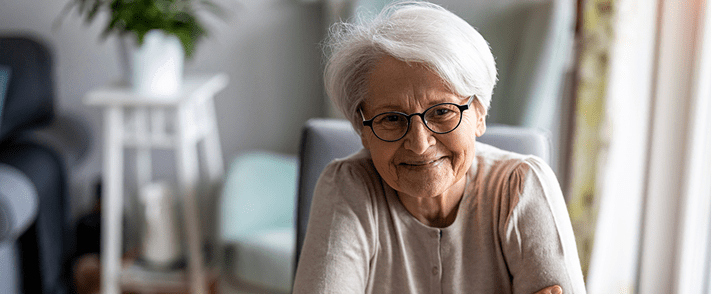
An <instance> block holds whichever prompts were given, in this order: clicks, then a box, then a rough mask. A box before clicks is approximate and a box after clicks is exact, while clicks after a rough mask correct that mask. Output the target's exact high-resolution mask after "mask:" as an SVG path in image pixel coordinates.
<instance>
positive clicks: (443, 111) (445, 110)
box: [434, 108, 452, 116]
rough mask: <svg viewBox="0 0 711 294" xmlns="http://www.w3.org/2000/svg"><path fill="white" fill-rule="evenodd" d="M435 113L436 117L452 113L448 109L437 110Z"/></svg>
mask: <svg viewBox="0 0 711 294" xmlns="http://www.w3.org/2000/svg"><path fill="white" fill-rule="evenodd" d="M434 112H435V115H437V116H440V115H447V114H449V113H450V112H452V111H451V110H449V109H447V108H437V109H435V110H434Z"/></svg>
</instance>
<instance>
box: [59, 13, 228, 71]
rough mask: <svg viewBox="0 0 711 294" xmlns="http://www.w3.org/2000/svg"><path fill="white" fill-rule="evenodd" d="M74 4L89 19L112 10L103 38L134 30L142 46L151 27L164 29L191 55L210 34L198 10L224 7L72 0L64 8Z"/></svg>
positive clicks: (88, 20)
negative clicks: (201, 40) (199, 17)
mask: <svg viewBox="0 0 711 294" xmlns="http://www.w3.org/2000/svg"><path fill="white" fill-rule="evenodd" d="M74 7H77V8H78V12H79V14H80V15H81V16H83V17H84V18H85V20H86V22H87V23H91V22H93V21H94V19H95V18H96V16H97V15H98V14H99V12H102V11H107V12H108V13H109V21H108V23H107V24H106V27H105V28H104V31H103V33H102V37H103V38H105V37H106V36H108V35H110V34H112V33H116V34H118V35H121V36H124V35H125V34H127V33H133V34H134V35H135V37H136V41H137V44H138V46H141V45H142V44H143V41H144V37H145V36H146V34H147V33H148V32H149V31H151V30H161V31H163V32H164V33H165V34H166V35H173V36H176V37H177V38H178V39H179V40H180V43H181V44H182V46H183V49H184V51H185V55H186V57H188V58H190V57H192V56H193V52H194V51H195V46H196V45H197V43H198V41H199V40H200V39H201V38H202V37H204V36H206V35H207V31H206V30H205V27H204V26H203V25H202V23H200V21H199V19H198V15H197V14H198V12H199V11H201V10H206V11H209V12H211V13H213V14H215V15H217V16H222V9H221V8H220V7H219V6H217V5H216V4H214V3H213V2H211V1H209V0H71V1H70V2H69V4H68V6H67V7H66V8H65V11H67V10H71V9H73V8H74Z"/></svg>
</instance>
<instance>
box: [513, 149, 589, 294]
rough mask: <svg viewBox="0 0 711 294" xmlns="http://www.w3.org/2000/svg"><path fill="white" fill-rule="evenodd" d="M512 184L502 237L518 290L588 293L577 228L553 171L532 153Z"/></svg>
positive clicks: (514, 176)
mask: <svg viewBox="0 0 711 294" xmlns="http://www.w3.org/2000/svg"><path fill="white" fill-rule="evenodd" d="M508 186H509V187H507V189H505V190H506V191H507V192H508V193H509V195H508V197H509V199H510V202H509V203H510V207H509V208H508V210H507V212H508V215H507V217H506V222H505V223H504V224H503V225H504V227H503V228H501V230H500V232H501V236H500V237H501V240H502V242H501V246H502V247H503V248H502V249H503V251H504V255H505V256H504V257H505V259H506V263H507V265H508V267H509V271H510V272H511V275H512V277H513V289H514V293H527V294H528V293H534V292H535V291H538V290H539V289H542V288H544V287H548V286H550V285H560V287H561V288H562V290H563V291H564V292H565V293H574V294H578V293H585V284H584V282H583V276H582V271H581V268H580V261H579V259H578V252H577V248H576V246H575V237H574V235H573V228H572V225H571V224H570V217H569V216H568V211H567V207H566V205H565V200H564V199H563V194H562V192H561V190H560V186H559V184H558V181H557V179H556V177H555V175H554V174H553V171H552V170H551V169H550V167H548V165H546V164H545V163H544V162H543V161H542V160H540V159H539V158H536V157H530V158H527V159H525V160H524V161H523V162H522V163H521V164H520V165H519V166H517V167H516V168H515V169H514V171H513V172H512V174H511V176H510V179H509V182H508ZM544 290H545V289H544ZM544 293H545V292H544Z"/></svg>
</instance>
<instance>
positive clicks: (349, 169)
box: [321, 149, 377, 182]
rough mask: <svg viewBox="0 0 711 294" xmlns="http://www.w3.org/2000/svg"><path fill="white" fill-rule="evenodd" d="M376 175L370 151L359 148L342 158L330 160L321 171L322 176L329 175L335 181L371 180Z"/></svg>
mask: <svg viewBox="0 0 711 294" xmlns="http://www.w3.org/2000/svg"><path fill="white" fill-rule="evenodd" d="M376 175H377V171H376V170H375V166H374V165H373V160H372V159H371V157H370V152H368V150H367V149H361V150H359V151H357V152H355V153H353V154H351V155H348V156H347V157H344V158H337V159H334V160H333V161H331V162H330V163H329V164H328V165H326V167H325V168H324V170H323V172H322V175H321V176H322V177H324V176H329V177H331V178H333V179H334V180H336V181H339V182H340V181H363V180H373V179H372V178H373V177H374V176H376Z"/></svg>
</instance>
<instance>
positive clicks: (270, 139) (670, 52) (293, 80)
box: [0, 0, 711, 294]
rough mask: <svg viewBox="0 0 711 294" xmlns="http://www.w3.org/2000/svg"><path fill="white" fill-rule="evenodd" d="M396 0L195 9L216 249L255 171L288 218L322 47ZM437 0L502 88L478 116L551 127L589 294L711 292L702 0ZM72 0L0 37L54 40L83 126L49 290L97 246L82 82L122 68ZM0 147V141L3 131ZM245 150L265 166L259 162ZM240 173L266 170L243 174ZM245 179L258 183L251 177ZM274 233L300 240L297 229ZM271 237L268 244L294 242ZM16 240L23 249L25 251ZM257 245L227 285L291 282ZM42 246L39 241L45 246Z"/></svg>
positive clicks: (6, 20) (57, 288)
mask: <svg viewBox="0 0 711 294" xmlns="http://www.w3.org/2000/svg"><path fill="white" fill-rule="evenodd" d="M389 2H390V1H386V0H248V1H242V0H219V1H215V3H216V4H218V5H219V6H220V7H221V9H222V10H223V11H224V14H225V17H224V18H218V17H215V16H214V15H212V14H209V13H204V14H201V15H200V16H201V20H202V21H203V23H204V24H205V26H206V28H207V30H208V36H207V37H206V38H205V39H203V40H202V41H201V42H200V43H199V44H198V45H197V48H196V50H195V53H194V56H193V58H191V59H189V60H187V61H186V63H185V73H186V75H191V74H193V75H194V74H212V73H225V74H226V75H227V76H228V77H229V81H228V83H227V85H226V87H225V88H224V89H223V90H222V91H220V92H218V93H217V94H216V95H215V100H214V103H215V117H216V121H217V125H218V130H219V140H220V143H221V153H222V154H220V156H221V157H222V158H223V160H224V165H225V166H224V167H225V170H226V174H225V180H224V183H223V187H222V188H221V189H220V190H219V191H218V192H217V193H215V194H214V195H210V196H205V197H199V202H200V206H201V207H207V208H205V209H203V210H202V213H203V214H204V213H210V211H212V212H214V213H216V214H218V216H217V217H212V218H210V217H206V216H204V217H203V223H202V226H204V227H208V228H209V229H207V232H210V231H214V233H213V235H214V236H213V237H214V238H215V240H216V241H215V242H216V243H220V246H222V242H224V243H228V245H229V243H230V242H233V241H234V242H238V241H240V240H239V239H240V238H242V237H243V236H244V235H245V234H252V233H251V231H250V232H249V233H245V232H241V231H239V230H240V229H241V227H240V225H236V224H231V223H230V222H241V223H245V222H249V219H246V217H245V216H242V217H240V216H239V214H240V212H239V211H241V210H244V205H245V204H244V203H249V202H243V201H239V200H236V199H235V198H236V197H241V196H237V195H238V194H239V193H250V192H251V191H252V190H249V189H248V188H244V187H245V185H249V184H252V185H255V186H257V187H260V186H259V185H269V183H270V182H271V181H264V179H265V178H267V179H270V180H274V179H277V178H278V179H279V183H282V184H280V185H282V186H283V187H281V189H278V191H274V192H272V193H277V194H279V193H281V194H280V197H281V198H280V199H281V200H279V201H276V202H274V203H271V202H270V203H269V205H270V206H271V207H272V208H273V207H274V206H279V205H282V204H283V205H286V206H285V207H282V208H279V209H273V210H274V211H280V212H283V213H281V215H278V216H275V218H279V219H286V220H285V221H283V222H289V221H291V219H292V218H293V215H292V214H289V213H292V211H293V205H294V202H295V201H296V200H295V193H296V192H295V191H296V181H297V179H296V172H297V170H298V164H299V163H298V160H297V154H298V152H299V140H300V136H301V130H302V127H303V125H304V123H305V122H306V121H307V120H308V119H310V118H314V117H339V114H337V113H335V111H334V109H333V107H332V106H331V105H330V102H329V101H328V98H327V97H325V94H324V90H323V83H322V72H323V71H322V70H323V65H324V60H323V54H322V49H321V47H320V42H322V40H323V39H324V37H325V36H326V32H327V29H328V27H329V26H330V25H331V24H332V23H333V22H335V21H337V20H339V19H342V20H347V19H350V18H352V17H353V15H355V14H356V13H363V14H364V15H372V14H373V13H375V12H377V11H379V9H380V8H382V7H383V6H384V5H386V4H387V3H389ZM433 2H435V3H438V4H441V5H442V6H444V7H445V8H448V9H450V10H451V11H453V12H454V13H455V14H457V15H459V16H461V17H462V18H463V19H465V20H467V21H468V22H470V23H471V24H472V25H473V26H474V27H475V28H477V29H478V30H479V31H480V32H481V34H482V35H483V36H484V38H485V39H487V40H488V41H489V42H490V45H491V48H492V51H493V53H494V56H496V60H497V69H498V70H499V83H498V85H497V87H496V88H495V90H494V96H493V100H492V108H491V110H490V113H489V117H488V122H489V123H490V124H508V125H516V126H523V127H530V128H538V129H544V130H546V131H548V132H549V134H550V137H551V140H552V144H553V154H552V158H551V166H552V168H553V169H554V171H555V173H556V175H557V176H558V179H559V181H560V183H561V186H562V188H563V191H564V194H565V197H566V201H567V203H568V206H569V212H570V215H571V220H572V222H573V226H574V230H575V233H576V239H577V242H578V247H579V248H578V251H579V254H580V257H581V262H582V265H583V268H584V273H585V275H586V282H587V287H588V291H589V292H590V293H707V294H708V293H711V284H709V281H711V270H710V268H711V241H709V233H710V232H711V226H710V225H709V223H710V220H711V219H710V217H709V215H711V184H710V183H711V181H709V179H711V118H709V117H710V116H711V102H709V100H711V98H709V97H711V88H709V87H710V85H711V64H709V62H711V59H710V58H711V47H710V46H709V45H711V34H710V33H709V32H711V28H709V27H708V25H707V23H708V21H709V20H710V19H711V13H709V11H708V4H707V3H706V1H704V0H691V1H673V0H659V1H644V0H569V1H565V0H527V1H513V0H511V1H495V3H490V2H494V1H471V0H438V1H433ZM67 3H69V2H68V1H50V0H24V1H14V0H0V36H1V37H8V36H27V37H30V38H32V39H34V40H37V41H39V42H40V43H42V44H44V45H45V46H46V47H47V48H48V49H49V52H50V54H49V55H50V56H51V67H52V69H51V81H50V83H51V86H53V93H52V94H51V95H52V97H53V108H54V115H55V116H63V117H69V118H70V119H71V120H72V121H74V122H78V123H77V124H78V125H80V126H81V127H80V128H79V129H80V130H83V131H84V132H86V133H85V134H84V136H83V137H82V138H83V139H81V140H79V141H80V142H81V143H80V144H79V145H77V146H78V147H73V148H80V149H81V150H80V151H81V152H78V153H79V155H77V156H76V160H74V161H72V162H70V163H69V164H67V165H66V166H67V172H66V178H65V181H66V186H65V188H66V193H64V195H65V196H62V197H64V198H63V199H62V200H61V201H63V202H64V203H65V204H63V206H62V208H61V209H62V210H63V211H65V212H64V213H63V218H64V220H63V221H64V222H65V223H66V226H65V230H64V231H63V232H65V233H64V234H65V235H63V236H61V237H60V239H64V244H65V247H66V248H65V249H64V250H63V252H62V253H61V254H59V255H58V256H60V257H58V258H59V259H60V260H66V261H64V262H61V263H62V264H63V265H62V266H61V267H60V268H58V269H57V270H56V271H50V273H48V271H47V270H46V269H42V268H41V266H40V268H38V269H36V270H35V272H36V273H35V274H37V275H42V279H43V281H44V282H43V283H44V287H43V288H42V289H41V291H43V292H45V293H71V292H72V291H77V289H76V286H75V285H71V283H73V282H75V278H76V277H75V274H76V273H75V270H76V268H75V267H74V262H75V261H76V260H78V259H79V258H80V254H79V253H78V252H80V251H82V250H84V251H86V253H92V252H93V253H96V252H95V251H96V249H81V244H82V243H84V242H94V243H96V242H98V239H97V238H96V236H93V235H91V234H88V235H82V236H93V239H91V240H82V239H77V238H76V236H77V234H82V232H85V231H86V230H87V229H86V227H87V226H89V227H91V226H90V225H88V224H87V222H88V223H91V220H92V219H91V218H89V216H90V215H92V213H94V215H96V213H99V212H98V208H97V203H98V202H97V201H98V199H100V198H97V197H99V196H100V195H99V194H100V193H99V191H100V190H101V189H99V188H97V187H98V186H97V185H98V184H99V182H100V180H101V176H102V164H103V159H102V156H104V154H103V152H104V150H103V148H102V146H103V144H105V142H104V131H105V130H104V127H103V126H104V112H103V110H102V109H101V108H100V107H96V106H89V105H87V104H86V103H85V100H86V97H87V93H89V92H90V91H92V90H93V89H96V88H98V87H101V86H105V85H108V84H110V83H112V82H115V81H116V80H118V79H120V78H121V76H122V74H123V73H122V67H123V65H122V63H124V62H125V61H123V59H122V58H121V56H120V49H119V48H120V46H119V45H120V44H119V43H120V42H119V41H120V40H119V38H118V37H117V36H116V35H109V36H108V37H107V38H106V39H102V38H101V37H100V36H101V33H102V30H103V29H104V25H105V23H106V22H107V20H108V14H107V13H105V12H100V13H98V14H97V18H96V19H95V20H94V22H92V23H87V22H85V21H84V18H83V17H81V16H80V15H79V14H77V13H76V11H74V10H72V11H69V12H67V11H65V8H66V6H67ZM0 48H2V46H1V45H0ZM0 65H2V63H0ZM12 77H13V76H10V79H12ZM0 81H2V79H0ZM0 90H2V88H0ZM0 97H1V96H0ZM0 102H2V100H0ZM2 105H3V104H2V103H0V114H2V110H3V108H2ZM7 120H8V115H7V114H5V115H0V122H2V123H3V125H0V127H2V128H8V127H7V126H6V125H7ZM0 130H3V129H1V128H0ZM48 132H49V133H50V134H51V133H52V132H53V131H52V130H49V131H48ZM0 135H4V133H3V132H0ZM0 139H1V140H0V146H3V145H2V144H6V142H7V141H4V140H9V139H7V138H4V137H2V138H0ZM255 154H258V155H259V156H263V157H266V158H267V159H263V160H265V161H264V162H259V161H258V162H257V163H252V162H250V161H249V160H252V159H251V158H254V156H255ZM0 159H2V156H0ZM135 159H136V154H135V153H134V152H132V151H131V150H127V154H126V158H125V166H126V167H125V169H124V174H125V176H124V179H125V189H124V195H126V197H125V201H124V214H125V215H126V220H125V223H124V229H125V232H124V234H123V235H124V236H125V241H124V243H125V244H123V245H124V246H123V247H125V248H127V250H128V249H130V248H133V247H135V246H136V244H138V243H140V236H139V235H140V234H139V231H140V229H138V228H141V226H142V224H141V223H142V220H141V218H140V217H139V216H140V215H141V211H142V209H145V208H143V207H142V206H141V205H140V203H139V201H138V199H137V196H136V195H137V194H138V193H139V191H138V189H137V188H136V186H137V184H136V180H135V178H136V176H135V168H136V163H135V162H136V160H135ZM0 162H2V160H0ZM250 164H253V165H250ZM153 166H154V169H153V174H154V178H156V179H165V180H166V181H168V182H175V179H174V178H175V177H176V174H175V170H176V166H175V163H174V155H173V154H171V153H170V152H156V153H155V154H154V156H153ZM245 166H246V167H245ZM267 166H269V167H270V169H269V170H267V168H266V167H267ZM245 168H246V170H247V171H249V170H250V169H251V170H255V169H256V170H261V171H262V172H264V173H263V174H257V175H249V174H247V175H245V174H243V172H244V171H243V170H244V169H245ZM250 176H251V177H253V178H254V180H245V179H252V178H250ZM260 179H261V180H262V182H259V180H260ZM292 184H293V185H292ZM290 185H291V186H290ZM256 189H257V190H260V189H259V188H256ZM243 190H246V191H243ZM270 191H271V190H270ZM40 201H42V200H40ZM251 201H258V200H251ZM285 203H286V204H285ZM1 204H2V203H0V205H1ZM210 209H212V210H210ZM243 215H249V213H247V212H245V213H244V214H243ZM38 218H42V211H41V210H40V212H39V216H38ZM45 218H47V217H45ZM99 219H100V217H99ZM93 220H94V221H96V220H97V219H96V218H95V219H93ZM280 222H282V221H280ZM292 225H293V224H292V223H288V224H287V225H286V226H287V227H289V226H292ZM81 228H84V231H82V229H81ZM93 228H95V229H96V225H94V226H93ZM33 229H34V227H30V229H29V230H30V231H31V230H33ZM230 230H234V231H230ZM89 231H91V230H89ZM207 234H208V235H210V233H207ZM270 236H271V235H270ZM274 236H278V237H275V238H292V239H293V233H287V234H286V235H274ZM272 237H273V236H272ZM34 238H37V237H36V236H35V237H34ZM20 239H22V238H20ZM280 240H281V239H279V240H278V241H275V242H272V243H269V244H272V245H273V246H276V247H275V248H277V247H279V246H282V247H283V246H287V247H288V246H289V245H288V244H293V241H288V242H282V241H280ZM20 241H21V242H20V243H18V244H19V245H20V246H22V245H23V244H25V245H26V244H30V243H31V242H29V241H22V240H20ZM242 241H244V240H242ZM3 242H6V241H3ZM8 242H9V241H8ZM23 242H25V243H23ZM289 242H292V243H289ZM275 243H279V244H281V243H285V244H287V245H279V246H277V245H274V244H275ZM254 244H258V243H249V246H248V247H249V249H240V248H241V247H239V246H237V245H235V246H232V247H230V246H227V247H229V248H228V249H226V250H225V252H224V254H225V255H224V256H222V255H219V256H221V257H220V258H221V259H223V260H225V263H228V264H229V265H228V266H229V267H230V268H233V269H231V270H228V271H226V272H227V273H225V274H224V275H227V276H230V275H232V276H239V275H242V276H241V277H236V278H235V277H232V278H234V279H232V278H228V280H230V281H231V282H230V283H228V284H229V285H226V286H223V292H227V293H230V292H234V293H283V292H289V289H290V282H291V281H290V280H289V278H290V277H288V276H289V275H288V274H287V275H286V277H285V278H283V279H286V280H284V281H282V282H274V283H275V284H270V282H269V281H270V279H271V280H272V281H273V280H274V278H273V277H274V272H275V271H285V270H291V268H290V267H293V260H292V259H293V252H291V253H290V251H288V250H287V251H288V252H287V253H285V254H286V255H284V256H286V258H284V259H283V260H282V261H281V262H279V261H278V260H276V261H275V259H276V258H275V257H274V256H282V255H278V254H277V255H272V256H271V257H269V256H267V257H265V258H266V260H267V261H268V262H267V261H264V260H259V259H256V257H255V259H254V260H251V261H246V262H247V263H248V264H249V263H250V262H251V263H253V264H261V265H263V264H265V263H270V264H271V263H275V264H274V265H273V266H274V267H275V268H279V269H272V268H269V267H267V266H264V267H259V266H249V267H245V266H244V265H238V263H239V262H240V261H241V260H245V257H244V256H242V257H240V258H236V256H241V255H240V254H241V253H239V252H235V251H240V250H241V251H242V252H253V251H250V250H256V251H255V252H256V253H250V255H249V256H258V255H259V254H260V253H259V252H260V248H262V247H260V246H261V245H254ZM272 245H269V246H272ZM35 246H37V247H39V248H40V249H35V251H37V250H40V251H41V247H42V245H35ZM240 246H247V245H240ZM264 246H267V245H264ZM96 248H98V245H96ZM265 248H266V247H265ZM270 248H271V247H270ZM272 249H274V248H272ZM272 249H269V250H272ZM274 250H278V248H277V249H274ZM20 251H21V252H22V251H23V249H22V247H21V248H20ZM26 251H27V252H29V251H30V249H27V250H26ZM218 251H220V253H219V254H223V252H222V250H221V249H220V250H218ZM262 251H268V250H267V249H264V250H262ZM262 253H263V252H262ZM23 254H24V253H21V254H20V256H24V255H23ZM27 254H29V253H27ZM269 254H271V253H269ZM279 254H281V253H279ZM289 254H291V255H289ZM247 259H248V258H247ZM227 260H229V261H227ZM289 260H292V261H289ZM25 262H27V261H25ZM242 262H243V263H244V262H245V261H242ZM35 263H37V264H44V263H41V262H40V261H37V260H36V261H35ZM20 264H22V261H21V262H20ZM260 272H264V274H261V273H260ZM28 275H29V274H28ZM48 276H53V277H55V280H53V281H50V280H51V279H50V278H48ZM280 277H281V276H280ZM22 278H23V277H18V279H20V280H21V279H22ZM235 280H237V281H235ZM64 283H66V285H63V284H64ZM25 284H26V283H25ZM0 286H1V285H0ZM25 287H27V285H25Z"/></svg>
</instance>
